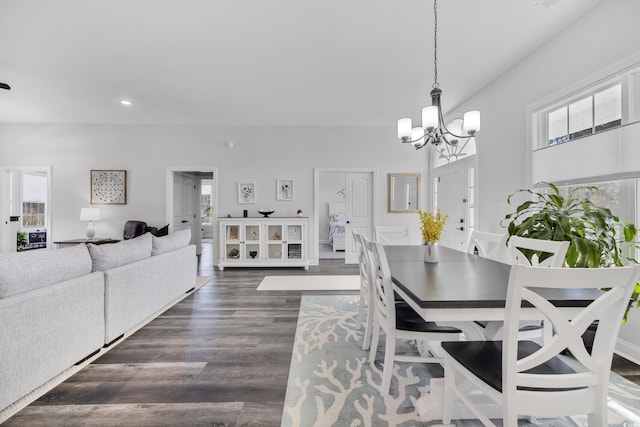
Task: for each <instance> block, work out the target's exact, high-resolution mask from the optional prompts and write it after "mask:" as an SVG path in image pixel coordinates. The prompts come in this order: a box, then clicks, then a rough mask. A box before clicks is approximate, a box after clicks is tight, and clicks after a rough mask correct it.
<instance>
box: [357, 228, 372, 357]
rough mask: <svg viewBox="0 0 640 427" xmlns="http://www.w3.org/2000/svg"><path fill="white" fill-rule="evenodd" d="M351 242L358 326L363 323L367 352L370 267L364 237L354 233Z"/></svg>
mask: <svg viewBox="0 0 640 427" xmlns="http://www.w3.org/2000/svg"><path fill="white" fill-rule="evenodd" d="M353 240H354V241H355V249H356V253H357V254H358V270H359V272H360V297H359V301H358V320H357V322H358V326H361V325H362V324H363V323H364V334H363V337H362V349H363V350H368V349H369V346H370V345H371V329H372V327H373V315H372V313H371V311H372V310H371V306H372V294H371V277H370V276H371V267H370V261H369V257H368V255H367V253H366V249H365V247H364V237H363V236H362V235H361V234H360V233H358V232H356V231H354V232H353Z"/></svg>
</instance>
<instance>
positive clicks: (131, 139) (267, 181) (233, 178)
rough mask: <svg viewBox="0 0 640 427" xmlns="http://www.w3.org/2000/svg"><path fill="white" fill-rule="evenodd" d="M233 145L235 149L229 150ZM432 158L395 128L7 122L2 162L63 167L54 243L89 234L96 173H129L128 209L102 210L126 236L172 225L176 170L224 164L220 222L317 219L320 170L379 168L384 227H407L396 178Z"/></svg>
mask: <svg viewBox="0 0 640 427" xmlns="http://www.w3.org/2000/svg"><path fill="white" fill-rule="evenodd" d="M229 140H231V141H233V142H234V143H235V144H234V146H233V148H227V146H226V145H225V142H227V141H229ZM423 151H424V150H422V151H420V152H416V151H415V150H412V149H410V147H407V146H405V145H402V144H400V143H399V142H398V141H397V138H396V130H395V123H389V124H388V126H387V127H379V128H356V127H330V128H322V127H310V128H303V127H245V128H235V127H229V128H219V127H206V126H169V125H167V126H152V125H19V124H1V125H0V165H11V166H52V168H53V206H52V212H53V219H52V227H53V239H54V240H64V239H71V238H78V237H81V236H83V235H84V229H85V227H86V224H84V223H82V222H80V221H79V212H80V208H81V207H83V206H88V205H89V171H90V170H91V169H126V170H127V181H128V182H127V204H126V205H109V206H103V207H101V214H102V220H101V221H99V222H97V223H96V224H95V226H96V235H97V236H101V237H113V238H117V237H120V236H121V235H122V226H123V224H124V223H125V221H127V220H128V219H139V220H144V221H146V222H147V223H149V224H150V225H158V226H161V225H164V224H166V223H167V222H169V220H168V219H165V200H164V199H165V176H166V168H167V167H178V168H179V167H193V166H202V167H215V166H217V167H218V172H219V181H218V191H219V194H218V206H216V213H217V215H219V216H224V215H226V214H227V213H230V214H231V215H232V216H242V210H243V209H248V210H249V215H250V216H251V215H254V216H257V215H258V214H257V210H258V209H259V208H260V207H262V206H268V207H272V208H274V209H276V211H277V214H276V216H287V215H288V216H294V215H295V214H296V211H297V210H298V209H302V210H303V211H304V213H305V215H307V216H312V215H313V168H314V167H327V168H333V167H345V168H363V167H367V168H376V169H377V170H378V172H379V177H380V178H379V182H378V183H377V184H378V192H379V195H378V204H379V206H377V207H376V208H377V209H378V210H379V212H384V214H383V215H380V218H381V221H383V222H384V223H385V224H390V225H393V224H396V223H400V224H402V223H403V222H404V221H405V219H404V216H403V215H394V214H386V203H387V200H386V174H387V173H388V172H416V171H421V172H424V171H425V170H426V167H427V156H426V153H425V152H423ZM424 175H426V174H424V173H423V176H424ZM277 178H293V179H295V185H296V187H295V200H294V201H277V200H276V179H277ZM239 181H242V182H255V183H256V204H252V205H244V204H238V197H237V183H238V182H239ZM423 188H424V185H423ZM416 226H417V220H416ZM313 244H314V245H315V242H313ZM314 252H315V251H314Z"/></svg>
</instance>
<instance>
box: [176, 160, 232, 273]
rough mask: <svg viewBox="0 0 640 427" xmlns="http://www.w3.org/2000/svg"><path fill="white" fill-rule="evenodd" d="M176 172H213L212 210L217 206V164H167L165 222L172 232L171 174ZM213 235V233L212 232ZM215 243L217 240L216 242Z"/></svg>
mask: <svg viewBox="0 0 640 427" xmlns="http://www.w3.org/2000/svg"><path fill="white" fill-rule="evenodd" d="M177 172H207V173H209V172H211V173H212V174H213V187H212V191H213V197H214V200H212V201H211V203H213V206H214V211H215V209H217V206H218V181H220V179H219V177H218V167H217V166H181V167H177V166H167V168H166V175H165V186H164V188H165V199H164V200H165V222H166V223H167V224H169V232H170V233H171V232H173V175H174V174H175V173H177ZM213 220H214V224H213V226H214V227H215V226H217V224H216V223H217V221H216V219H215V218H213ZM214 236H215V233H214ZM216 244H217V242H216ZM213 252H214V261H215V253H216V251H215V250H214V251H213Z"/></svg>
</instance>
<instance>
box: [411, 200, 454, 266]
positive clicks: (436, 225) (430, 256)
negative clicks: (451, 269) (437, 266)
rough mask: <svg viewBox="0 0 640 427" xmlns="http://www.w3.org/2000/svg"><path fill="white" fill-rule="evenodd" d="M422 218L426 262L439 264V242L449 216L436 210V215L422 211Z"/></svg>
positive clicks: (421, 226) (419, 212) (419, 211)
mask: <svg viewBox="0 0 640 427" xmlns="http://www.w3.org/2000/svg"><path fill="white" fill-rule="evenodd" d="M418 215H419V216H420V230H421V231H422V240H423V241H424V244H425V251H424V261H425V262H438V261H439V256H438V245H437V243H438V240H440V234H441V233H442V230H443V229H444V224H445V222H446V221H447V218H449V215H443V214H442V213H440V209H436V212H435V214H434V213H432V212H426V211H423V210H422V209H420V210H418Z"/></svg>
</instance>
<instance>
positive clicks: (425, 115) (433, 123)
mask: <svg viewBox="0 0 640 427" xmlns="http://www.w3.org/2000/svg"><path fill="white" fill-rule="evenodd" d="M437 126H438V106H437V105H430V106H428V107H424V108H423V109H422V127H423V128H424V129H427V130H432V129H435V128H436V127H437Z"/></svg>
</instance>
